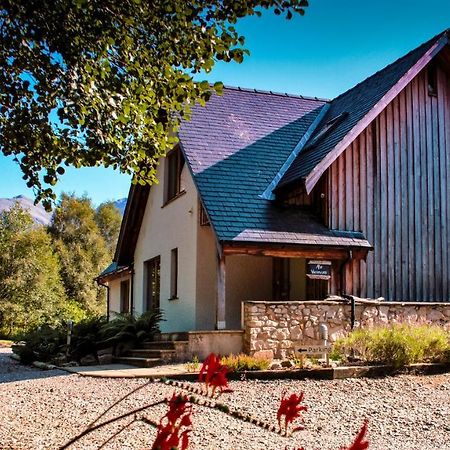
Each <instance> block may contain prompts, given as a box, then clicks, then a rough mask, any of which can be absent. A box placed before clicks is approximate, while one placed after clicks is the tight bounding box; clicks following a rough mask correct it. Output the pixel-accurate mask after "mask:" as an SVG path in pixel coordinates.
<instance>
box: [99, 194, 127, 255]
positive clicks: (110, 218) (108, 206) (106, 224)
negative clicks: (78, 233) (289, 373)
mask: <svg viewBox="0 0 450 450" xmlns="http://www.w3.org/2000/svg"><path fill="white" fill-rule="evenodd" d="M95 220H96V222H97V225H98V227H99V229H100V233H101V235H102V236H103V239H105V241H106V246H107V247H108V251H109V253H110V255H111V259H112V256H113V254H114V250H115V248H116V244H117V238H118V237H119V231H120V224H121V223H122V214H121V213H120V211H119V209H118V208H117V207H116V205H114V202H104V203H102V204H101V205H100V206H99V207H98V208H97V211H96V214H95Z"/></svg>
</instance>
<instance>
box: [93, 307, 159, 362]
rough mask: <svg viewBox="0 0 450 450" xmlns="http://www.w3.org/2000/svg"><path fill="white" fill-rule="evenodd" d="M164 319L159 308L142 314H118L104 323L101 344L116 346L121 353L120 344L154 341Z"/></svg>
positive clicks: (116, 349)
mask: <svg viewBox="0 0 450 450" xmlns="http://www.w3.org/2000/svg"><path fill="white" fill-rule="evenodd" d="M162 320H164V319H163V312H162V311H161V310H159V309H155V310H153V311H147V312H144V313H143V314H141V315H140V316H133V315H131V314H116V316H115V318H114V320H111V321H110V322H108V323H106V324H104V325H103V327H102V329H101V337H102V342H101V345H102V346H103V347H105V346H114V347H115V351H116V352H117V353H121V350H120V348H119V344H126V345H129V344H132V345H134V344H136V343H139V342H145V341H152V340H153V339H154V337H155V335H156V334H157V333H159V323H160V322H161V321H162Z"/></svg>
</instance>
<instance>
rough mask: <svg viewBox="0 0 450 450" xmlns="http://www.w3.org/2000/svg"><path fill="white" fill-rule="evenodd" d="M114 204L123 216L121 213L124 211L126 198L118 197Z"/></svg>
mask: <svg viewBox="0 0 450 450" xmlns="http://www.w3.org/2000/svg"><path fill="white" fill-rule="evenodd" d="M114 205H115V206H116V208H117V209H118V210H119V211H120V213H121V214H122V216H123V213H124V212H125V206H127V198H126V197H125V198H120V199H119V200H116V201H115V202H114Z"/></svg>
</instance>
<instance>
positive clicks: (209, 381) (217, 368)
mask: <svg viewBox="0 0 450 450" xmlns="http://www.w3.org/2000/svg"><path fill="white" fill-rule="evenodd" d="M227 372H228V371H227V368H226V367H225V366H223V365H222V364H221V363H220V359H219V357H218V356H216V355H215V354H214V353H211V354H210V355H209V356H208V357H207V358H206V359H205V360H204V361H203V365H202V368H201V369H200V373H199V375H198V381H200V382H204V383H205V386H206V390H209V387H210V386H212V392H211V397H214V393H215V392H216V389H217V388H219V389H220V393H222V392H230V391H231V390H230V389H228V380H227Z"/></svg>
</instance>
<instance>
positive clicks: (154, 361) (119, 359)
mask: <svg viewBox="0 0 450 450" xmlns="http://www.w3.org/2000/svg"><path fill="white" fill-rule="evenodd" d="M113 362H114V363H116V364H129V365H131V366H136V367H145V368H148V367H155V366H160V365H161V364H163V361H162V360H161V359H159V358H140V357H136V356H116V357H114V358H113Z"/></svg>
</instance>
